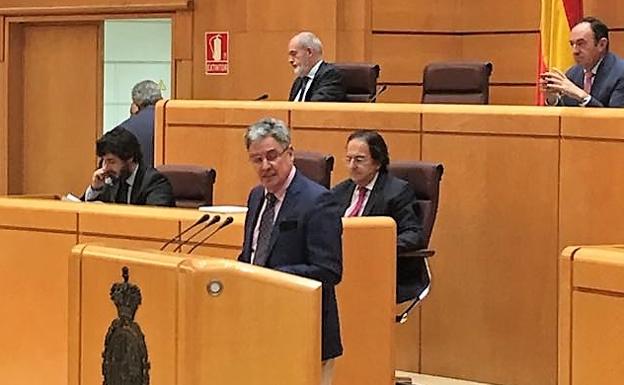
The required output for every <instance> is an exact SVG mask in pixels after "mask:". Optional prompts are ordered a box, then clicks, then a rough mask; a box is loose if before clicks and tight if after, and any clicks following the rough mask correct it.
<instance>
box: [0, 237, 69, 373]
mask: <svg viewBox="0 0 624 385" xmlns="http://www.w3.org/2000/svg"><path fill="white" fill-rule="evenodd" d="M75 242H76V236H75V235H74V234H61V233H46V232H37V231H15V230H4V229H0V243H1V244H2V257H1V258H0V271H2V273H3V274H2V280H0V303H2V306H3V307H5V309H6V310H5V311H3V313H2V328H0V338H1V339H2V358H1V359H0V373H2V382H3V383H7V384H50V385H66V384H67V368H68V367H67V365H68V361H67V338H68V333H67V324H68V319H67V293H68V286H67V274H68V273H67V272H68V264H67V256H69V252H70V250H71V247H72V246H73V245H74V244H75ZM61 256H65V257H61Z"/></svg>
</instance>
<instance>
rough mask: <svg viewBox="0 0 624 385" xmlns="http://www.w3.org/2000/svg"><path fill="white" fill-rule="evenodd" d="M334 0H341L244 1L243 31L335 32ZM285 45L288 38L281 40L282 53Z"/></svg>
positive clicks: (336, 0) (335, 7)
mask: <svg viewBox="0 0 624 385" xmlns="http://www.w3.org/2000/svg"><path fill="white" fill-rule="evenodd" d="M338 1H342V0H302V1H288V0H264V1H247V2H246V5H247V11H246V15H247V20H246V21H247V30H248V31H250V32H251V31H256V32H268V31H293V33H292V34H293V35H294V34H295V33H296V32H298V31H313V32H314V33H318V32H320V31H329V30H334V31H335V30H336V9H337V5H336V3H337V2H338ZM262 15H265V17H262ZM360 17H361V16H360ZM230 18H231V16H230ZM319 37H320V38H321V40H322V41H323V42H324V41H325V40H324V39H323V36H321V35H320V34H319ZM287 44H288V41H285V42H284V52H285V53H286V52H287V51H286V45H287Z"/></svg>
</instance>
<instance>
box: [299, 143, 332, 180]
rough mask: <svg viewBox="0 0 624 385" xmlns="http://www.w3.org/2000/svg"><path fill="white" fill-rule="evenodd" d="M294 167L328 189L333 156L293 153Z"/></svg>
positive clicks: (306, 152)
mask: <svg viewBox="0 0 624 385" xmlns="http://www.w3.org/2000/svg"><path fill="white" fill-rule="evenodd" d="M295 167H297V170H299V171H301V173H302V174H303V175H305V176H307V177H308V178H309V179H311V180H313V181H315V182H316V183H318V184H320V185H322V186H325V187H326V188H329V186H330V185H331V173H332V171H333V170H334V156H333V155H331V154H322V153H320V152H311V151H295Z"/></svg>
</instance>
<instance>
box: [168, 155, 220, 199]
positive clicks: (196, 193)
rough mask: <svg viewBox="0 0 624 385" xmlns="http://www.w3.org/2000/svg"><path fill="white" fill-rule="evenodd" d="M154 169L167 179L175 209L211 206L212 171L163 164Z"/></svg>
mask: <svg viewBox="0 0 624 385" xmlns="http://www.w3.org/2000/svg"><path fill="white" fill-rule="evenodd" d="M156 169H157V170H158V171H159V172H160V173H161V174H163V175H164V176H166V177H167V179H169V182H170V183H171V187H173V199H175V202H176V206H177V207H187V208H197V207H200V206H212V190H213V186H214V183H215V179H216V177H217V172H216V171H215V170H214V169H212V168H207V167H202V166H196V165H190V164H163V165H160V166H157V167H156Z"/></svg>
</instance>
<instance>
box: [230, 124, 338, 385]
mask: <svg viewBox="0 0 624 385" xmlns="http://www.w3.org/2000/svg"><path fill="white" fill-rule="evenodd" d="M245 141H246V146H247V152H248V154H249V161H250V163H251V164H252V166H253V167H254V169H255V171H256V172H257V174H258V177H259V179H260V185H259V186H256V187H255V188H254V189H253V190H251V193H250V194H249V199H248V201H247V207H248V208H249V210H248V211H247V217H246V218H245V236H244V241H243V250H242V252H241V254H240V256H239V258H238V259H239V261H242V262H248V263H252V264H254V265H259V266H265V267H267V268H270V269H274V270H279V271H282V272H285V273H290V274H295V275H299V276H302V277H307V278H311V279H315V280H317V281H320V282H321V283H322V287H323V298H322V303H323V308H322V342H321V346H322V357H321V359H322V361H323V370H322V376H323V378H324V380H323V382H322V383H323V384H329V383H331V374H332V368H333V358H335V357H338V356H340V355H341V354H342V344H341V342H340V326H339V321H338V306H337V303H336V294H335V290H334V286H335V285H337V284H338V283H339V282H340V280H341V279H342V240H341V237H342V221H341V218H340V213H339V211H338V205H337V204H336V202H335V200H334V199H333V196H332V194H331V193H330V192H329V191H328V190H327V189H326V188H325V187H322V186H320V185H319V184H317V183H314V182H312V181H311V180H309V179H308V178H306V177H305V176H303V174H301V173H300V172H298V171H297V170H296V169H295V166H294V156H293V148H292V146H291V144H290V133H289V130H288V127H286V125H285V124H284V122H282V121H280V120H277V119H273V118H265V119H262V120H260V121H258V122H257V123H255V124H253V125H252V126H250V127H249V128H248V129H247V133H246V134H245ZM328 381H329V382H328Z"/></svg>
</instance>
